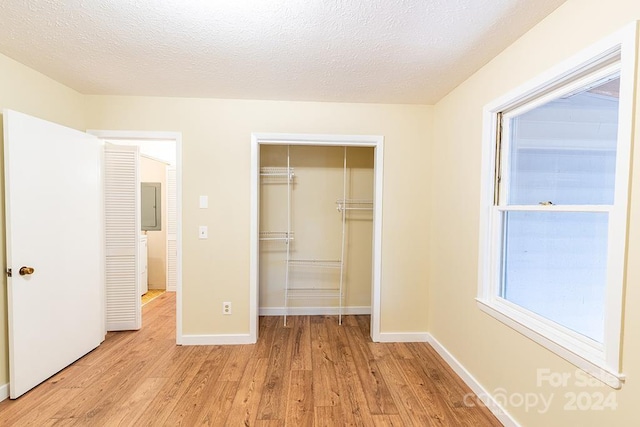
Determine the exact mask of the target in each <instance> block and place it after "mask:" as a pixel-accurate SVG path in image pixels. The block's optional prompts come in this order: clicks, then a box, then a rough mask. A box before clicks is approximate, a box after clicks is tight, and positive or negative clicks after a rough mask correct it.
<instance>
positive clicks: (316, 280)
mask: <svg viewBox="0 0 640 427" xmlns="http://www.w3.org/2000/svg"><path fill="white" fill-rule="evenodd" d="M289 153H290V154H289V157H290V164H291V167H292V168H294V171H295V177H294V181H293V184H292V185H291V227H292V228H291V229H292V231H293V232H294V233H295V237H294V240H293V242H291V246H290V257H291V258H292V259H330V260H337V259H340V256H341V251H342V215H341V214H340V212H338V211H337V209H336V200H338V199H341V198H342V193H343V180H344V179H343V177H344V171H343V165H344V148H343V147H308V146H305V147H299V146H298V147H295V146H294V147H291V148H290V152H289ZM373 155H374V150H373V148H361V147H350V148H349V149H348V150H347V179H346V182H347V196H346V197H347V198H351V199H373V182H374V175H373V172H374V170H373V165H374V160H373ZM260 161H261V166H263V167H269V166H279V167H283V166H284V167H286V165H287V147H286V146H281V145H271V146H269V145H262V146H261V152H260ZM260 190H261V195H260V230H262V231H285V230H286V229H287V180H286V179H282V178H280V177H278V178H269V177H265V178H263V179H262V180H261V186H260ZM346 218H347V220H346V222H345V271H344V279H343V280H344V285H343V286H344V294H345V299H344V301H343V303H344V305H345V306H347V307H369V306H370V305H371V267H372V266H371V259H372V237H373V212H372V211H366V212H365V211H348V212H347V217H346ZM286 254H287V246H286V244H285V243H283V242H282V241H263V242H261V244H260V282H259V287H260V307H261V308H263V307H283V306H284V283H285V272H286ZM289 272H290V276H289V283H290V285H289V287H290V288H314V289H315V288H320V289H323V288H325V289H326V288H336V287H338V285H339V282H340V269H326V268H317V267H292V268H290V269H289ZM288 305H289V306H290V307H336V306H337V305H338V300H337V299H335V298H331V299H330V298H322V299H311V298H309V299H307V298H305V299H293V300H290V301H289V302H288Z"/></svg>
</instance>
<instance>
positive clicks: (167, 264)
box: [88, 130, 182, 344]
mask: <svg viewBox="0 0 640 427" xmlns="http://www.w3.org/2000/svg"><path fill="white" fill-rule="evenodd" d="M88 133H90V134H92V135H95V136H97V137H99V138H101V139H103V140H105V141H106V142H107V143H111V144H114V145H120V146H135V147H138V149H139V152H140V174H139V175H140V178H139V181H140V183H150V184H154V185H151V186H147V187H151V188H157V191H158V193H157V195H156V197H157V199H156V200H155V201H154V202H153V208H154V209H156V208H157V210H158V212H157V213H156V214H157V217H156V219H155V225H154V224H147V226H145V225H144V224H142V225H141V227H140V228H141V229H140V230H139V232H140V234H141V239H140V243H139V247H140V255H139V257H138V258H139V260H141V261H139V264H140V265H139V271H140V274H141V278H140V283H142V282H144V283H146V284H148V286H147V288H148V290H149V291H152V292H154V290H158V289H164V290H165V291H167V292H176V343H177V344H181V340H182V315H181V312H182V305H181V300H182V280H181V266H182V262H181V260H182V238H181V223H182V207H181V193H182V179H181V177H182V174H181V165H182V162H181V158H182V156H181V152H182V136H181V134H180V133H176V132H139V131H108V130H90V131H88ZM142 209H143V208H141V211H140V212H139V215H140V217H142V216H143V215H142V214H143V212H142ZM145 217H149V213H148V212H147V213H146V214H145ZM151 217H152V219H153V215H151ZM144 222H145V221H141V223H144ZM152 222H153V221H152ZM145 248H146V251H145V250H143V249H145ZM145 252H146V253H145ZM145 259H146V260H145ZM143 293H146V292H145V289H142V290H141V291H139V292H138V298H140V297H141V294H143ZM156 293H157V292H156Z"/></svg>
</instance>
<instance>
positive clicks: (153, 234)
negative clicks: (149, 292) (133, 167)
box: [140, 156, 167, 289]
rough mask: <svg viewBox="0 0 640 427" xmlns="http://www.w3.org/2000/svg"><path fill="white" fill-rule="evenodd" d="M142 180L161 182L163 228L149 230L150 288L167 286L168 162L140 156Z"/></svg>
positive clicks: (161, 220) (148, 265)
mask: <svg viewBox="0 0 640 427" xmlns="http://www.w3.org/2000/svg"><path fill="white" fill-rule="evenodd" d="M140 181H141V182H159V183H160V193H161V196H160V203H161V206H162V211H161V214H160V222H161V230H158V231H147V232H146V234H147V250H148V254H147V269H148V272H149V277H148V282H149V289H166V288H167V164H166V163H163V162H159V161H157V160H153V159H150V158H148V157H144V156H140Z"/></svg>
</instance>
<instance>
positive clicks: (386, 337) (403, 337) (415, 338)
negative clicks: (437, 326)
mask: <svg viewBox="0 0 640 427" xmlns="http://www.w3.org/2000/svg"><path fill="white" fill-rule="evenodd" d="M378 337H379V339H378V341H377V342H428V339H429V333H428V332H381V333H380V334H378Z"/></svg>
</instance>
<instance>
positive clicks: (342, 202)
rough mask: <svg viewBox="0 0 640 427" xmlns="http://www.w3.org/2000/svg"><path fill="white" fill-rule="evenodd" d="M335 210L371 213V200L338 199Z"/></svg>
mask: <svg viewBox="0 0 640 427" xmlns="http://www.w3.org/2000/svg"><path fill="white" fill-rule="evenodd" d="M336 205H338V206H337V207H336V209H337V210H338V212H342V211H372V210H373V200H371V199H338V200H336Z"/></svg>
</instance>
